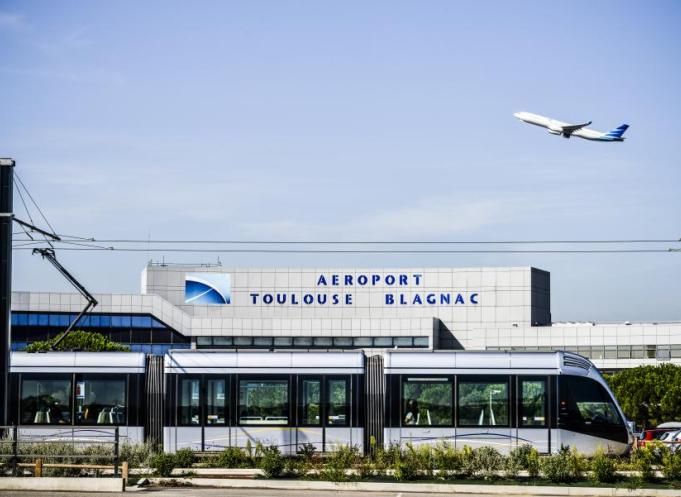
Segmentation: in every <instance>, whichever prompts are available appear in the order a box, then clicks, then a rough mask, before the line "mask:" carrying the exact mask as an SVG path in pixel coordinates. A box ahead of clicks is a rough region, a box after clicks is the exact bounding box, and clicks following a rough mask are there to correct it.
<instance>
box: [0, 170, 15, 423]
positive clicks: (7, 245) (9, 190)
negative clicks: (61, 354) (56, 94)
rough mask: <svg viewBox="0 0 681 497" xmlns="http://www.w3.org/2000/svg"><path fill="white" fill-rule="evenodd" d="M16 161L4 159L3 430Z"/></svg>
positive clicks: (0, 233) (0, 236) (0, 231)
mask: <svg viewBox="0 0 681 497" xmlns="http://www.w3.org/2000/svg"><path fill="white" fill-rule="evenodd" d="M13 193H14V161H13V160H12V159H0V347H1V348H2V350H0V375H1V376H2V378H0V426H4V425H6V424H7V380H8V377H9V350H10V342H11V338H10V333H11V329H10V327H11V312H12V307H11V306H12V227H13V226H12V218H13V217H14V209H13V204H12V194H13Z"/></svg>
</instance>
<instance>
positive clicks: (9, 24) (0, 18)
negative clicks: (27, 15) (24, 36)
mask: <svg viewBox="0 0 681 497" xmlns="http://www.w3.org/2000/svg"><path fill="white" fill-rule="evenodd" d="M24 25H25V24H24V16H22V15H21V14H13V13H10V12H0V28H3V27H6V28H13V29H16V28H21V27H23V26H24Z"/></svg>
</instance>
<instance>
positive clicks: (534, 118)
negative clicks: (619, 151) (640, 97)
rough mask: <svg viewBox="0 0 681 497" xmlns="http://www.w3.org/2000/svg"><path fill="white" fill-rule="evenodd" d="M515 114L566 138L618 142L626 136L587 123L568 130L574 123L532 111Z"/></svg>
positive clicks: (523, 119) (522, 119)
mask: <svg viewBox="0 0 681 497" xmlns="http://www.w3.org/2000/svg"><path fill="white" fill-rule="evenodd" d="M513 115H514V116H515V117H517V118H518V119H520V120H521V121H523V122H525V123H528V124H533V125H535V126H541V127H542V128H546V129H547V130H548V132H549V133H551V134H552V135H563V136H564V137H565V138H570V137H571V136H578V137H579V138H584V139H585V140H592V141H617V142H621V141H624V138H622V137H621V134H622V133H623V132H624V131H622V132H621V133H619V135H620V136H616V135H617V133H615V130H613V131H611V132H602V131H595V130H593V129H588V128H586V125H584V127H580V128H579V129H576V130H574V131H568V132H566V128H568V129H569V128H570V127H571V126H574V125H571V124H570V123H565V122H562V121H557V120H556V119H551V118H550V117H546V116H540V115H539V114H533V113H531V112H516V113H515V114H513ZM588 124H591V123H587V125H588ZM623 126H625V128H624V130H626V128H627V127H628V126H626V125H623ZM613 133H614V135H613Z"/></svg>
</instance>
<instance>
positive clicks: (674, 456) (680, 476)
mask: <svg viewBox="0 0 681 497" xmlns="http://www.w3.org/2000/svg"><path fill="white" fill-rule="evenodd" d="M662 474H663V475H664V477H665V478H667V479H668V480H672V481H679V480H681V451H679V450H678V449H677V450H676V451H674V452H672V451H669V450H668V451H667V452H666V454H664V456H662Z"/></svg>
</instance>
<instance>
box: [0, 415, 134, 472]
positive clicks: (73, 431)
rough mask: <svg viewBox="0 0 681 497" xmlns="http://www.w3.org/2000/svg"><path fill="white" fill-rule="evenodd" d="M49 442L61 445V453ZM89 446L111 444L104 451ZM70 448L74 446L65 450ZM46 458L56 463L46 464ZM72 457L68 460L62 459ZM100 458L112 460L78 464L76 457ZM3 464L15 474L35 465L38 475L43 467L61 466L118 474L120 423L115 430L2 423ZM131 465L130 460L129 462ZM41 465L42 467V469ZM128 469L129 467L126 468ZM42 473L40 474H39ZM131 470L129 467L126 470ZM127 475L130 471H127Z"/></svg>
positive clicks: (0, 460)
mask: <svg viewBox="0 0 681 497" xmlns="http://www.w3.org/2000/svg"><path fill="white" fill-rule="evenodd" d="M47 444H51V445H52V446H53V447H54V446H55V444H56V446H58V447H59V448H60V449H61V450H59V451H58V452H59V453H49V452H50V451H48V450H42V449H43V448H47ZM88 446H100V447H105V448H106V447H111V450H110V451H106V450H105V452H104V453H87V452H86V451H85V450H84V449H85V447H88ZM66 448H70V449H71V450H70V451H69V450H64V449H66ZM45 460H54V461H57V462H56V463H47V464H43V461H45ZM60 460H61V461H68V462H67V463H64V462H61V463H60V462H59V461H60ZM88 460H90V461H91V460H96V461H98V462H101V461H107V462H108V461H111V463H110V464H106V465H104V464H94V463H93V464H87V463H82V464H81V463H78V464H74V463H73V462H72V461H88ZM0 464H2V466H5V467H6V466H9V468H10V470H11V473H12V474H13V475H18V474H19V468H20V467H34V468H35V474H36V476H41V474H42V471H41V469H42V468H43V467H45V468H55V469H56V468H61V469H67V468H71V469H78V468H81V469H95V470H101V469H113V475H114V477H118V476H119V474H120V469H121V461H120V432H119V427H118V426H115V427H112V429H111V430H99V429H96V428H89V429H88V428H75V427H74V428H66V427H65V428H61V427H57V426H55V427H54V429H53V430H50V429H49V428H48V429H41V430H40V431H37V430H33V429H26V428H21V427H18V426H16V425H11V426H0ZM125 466H127V464H125ZM39 468H40V471H39ZM125 469H126V470H127V467H126V468H125ZM39 473H40V474H39ZM125 473H127V471H125ZM124 476H126V477H127V475H124Z"/></svg>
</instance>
